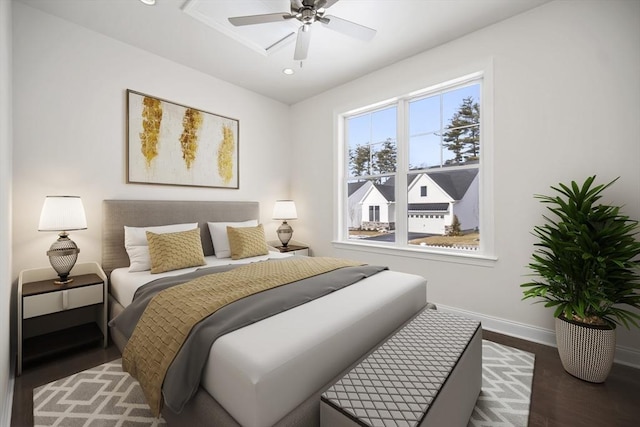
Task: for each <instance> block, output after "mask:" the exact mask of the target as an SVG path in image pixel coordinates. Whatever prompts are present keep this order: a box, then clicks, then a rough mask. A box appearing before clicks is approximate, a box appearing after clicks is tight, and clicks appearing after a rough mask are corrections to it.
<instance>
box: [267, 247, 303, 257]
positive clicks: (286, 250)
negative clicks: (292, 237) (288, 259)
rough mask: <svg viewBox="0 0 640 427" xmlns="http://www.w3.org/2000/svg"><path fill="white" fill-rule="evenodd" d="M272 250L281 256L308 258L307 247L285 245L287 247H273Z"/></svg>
mask: <svg viewBox="0 0 640 427" xmlns="http://www.w3.org/2000/svg"><path fill="white" fill-rule="evenodd" d="M274 248H275V249H277V250H278V251H280V253H283V254H292V255H298V256H309V246H298V245H287V246H274Z"/></svg>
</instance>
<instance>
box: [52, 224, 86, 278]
mask: <svg viewBox="0 0 640 427" xmlns="http://www.w3.org/2000/svg"><path fill="white" fill-rule="evenodd" d="M59 236H60V237H58V240H56V241H55V242H53V244H52V245H51V247H50V248H49V250H48V251H47V255H48V256H49V262H50V263H51V267H53V269H54V270H55V271H56V273H58V276H59V277H60V280H55V281H54V282H53V283H54V284H56V285H66V284H67V283H70V282H71V281H73V279H71V278H69V272H70V271H71V269H72V268H73V266H74V265H75V264H76V261H77V260H78V253H80V249H79V248H78V246H77V245H76V243H75V242H74V241H73V240H71V239H69V236H68V234H67V233H66V231H62V232H61V233H60V234H59Z"/></svg>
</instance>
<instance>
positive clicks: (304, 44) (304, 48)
mask: <svg viewBox="0 0 640 427" xmlns="http://www.w3.org/2000/svg"><path fill="white" fill-rule="evenodd" d="M310 41H311V25H303V26H301V27H300V29H299V30H298V38H297V40H296V51H295V53H294V54H293V59H294V60H296V61H303V60H305V59H307V53H308V52H309V42H310Z"/></svg>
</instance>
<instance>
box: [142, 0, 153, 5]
mask: <svg viewBox="0 0 640 427" xmlns="http://www.w3.org/2000/svg"><path fill="white" fill-rule="evenodd" d="M140 1H141V2H142V3H144V4H146V5H149V6H153V5H154V4H156V0H140Z"/></svg>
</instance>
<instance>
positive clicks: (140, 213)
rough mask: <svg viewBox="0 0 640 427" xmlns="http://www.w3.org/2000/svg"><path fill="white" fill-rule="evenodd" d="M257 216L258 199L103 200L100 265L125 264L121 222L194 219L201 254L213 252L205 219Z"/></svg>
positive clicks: (136, 223) (161, 222)
mask: <svg viewBox="0 0 640 427" xmlns="http://www.w3.org/2000/svg"><path fill="white" fill-rule="evenodd" d="M250 219H257V220H259V219H260V205H259V203H258V202H229V201H177V200H104V201H103V202H102V269H103V270H104V271H105V273H107V275H109V274H111V271H112V270H113V269H115V268H119V267H127V266H128V265H129V257H128V255H127V251H126V250H125V248H124V226H125V225H126V226H130V227H146V226H149V227H150V226H156V225H168V224H180V223H188V222H197V223H198V226H199V227H200V237H201V239H202V249H203V250H204V254H205V256H208V255H213V244H212V243H211V235H210V234H209V227H207V222H227V221H246V220H250Z"/></svg>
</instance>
